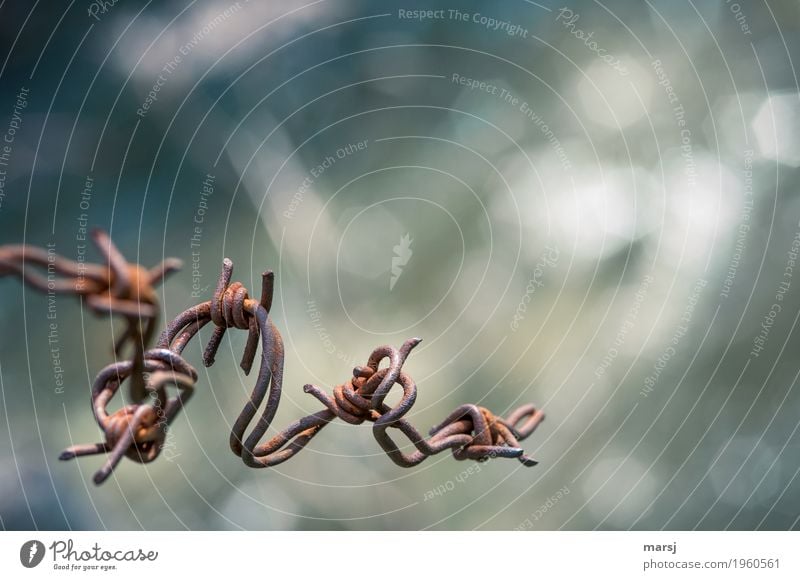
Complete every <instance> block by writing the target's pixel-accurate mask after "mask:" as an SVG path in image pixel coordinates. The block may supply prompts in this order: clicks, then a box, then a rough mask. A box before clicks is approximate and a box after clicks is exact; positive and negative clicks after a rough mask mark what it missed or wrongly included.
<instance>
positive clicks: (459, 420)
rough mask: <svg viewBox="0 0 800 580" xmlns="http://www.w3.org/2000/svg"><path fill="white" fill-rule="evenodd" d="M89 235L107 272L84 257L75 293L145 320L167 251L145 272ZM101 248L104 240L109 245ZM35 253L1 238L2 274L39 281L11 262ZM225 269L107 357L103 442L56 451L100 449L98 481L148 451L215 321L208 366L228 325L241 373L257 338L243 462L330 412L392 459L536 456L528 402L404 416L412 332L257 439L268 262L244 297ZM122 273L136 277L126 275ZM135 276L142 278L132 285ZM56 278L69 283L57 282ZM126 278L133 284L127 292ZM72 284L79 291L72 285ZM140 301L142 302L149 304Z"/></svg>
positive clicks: (241, 436) (278, 362) (266, 394)
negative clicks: (136, 392) (81, 284)
mask: <svg viewBox="0 0 800 580" xmlns="http://www.w3.org/2000/svg"><path fill="white" fill-rule="evenodd" d="M98 240H99V241H98ZM95 241H96V243H97V244H98V246H101V245H104V244H105V243H106V242H107V245H106V246H105V247H106V251H105V252H104V255H106V256H107V258H108V261H109V265H110V267H111V268H110V269H111V270H112V272H111V274H108V275H105V276H104V275H103V273H102V272H100V270H98V269H97V268H102V267H94V269H93V277H92V278H91V280H93V283H94V286H93V287H92V289H91V290H89V291H86V292H84V294H85V295H87V296H89V297H93V296H101V297H102V298H104V299H105V300H104V302H103V304H105V305H106V306H107V311H110V312H112V313H119V314H122V315H123V316H126V318H127V317H129V316H131V312H133V311H134V310H133V309H131V308H130V307H131V305H130V304H125V305H124V306H120V302H124V301H129V302H133V303H136V302H137V301H139V300H141V299H145V302H144V306H149V307H151V310H148V312H151V313H152V317H151V318H150V320H154V319H155V317H156V316H157V308H158V307H157V304H158V303H157V301H156V300H155V293H152V294H150V293H148V292H147V290H148V289H150V290H151V289H152V284H153V283H155V282H157V281H159V280H161V279H162V278H163V277H164V275H166V273H168V272H169V271H171V270H172V269H173V267H174V265H175V262H170V261H165V262H164V263H162V265H161V266H159V267H157V268H156V269H155V270H153V271H151V272H147V271H145V270H143V269H141V267H139V266H137V265H128V264H127V263H125V262H124V260H123V259H122V257H121V254H119V253H118V252H116V248H114V247H113V245H112V244H111V241H110V239H108V238H107V236H104V235H103V234H98V235H97V238H96V240H95ZM109 248H113V252H114V253H112V250H111V249H109ZM40 252H42V250H38V249H35V248H33V249H32V248H29V247H27V246H7V247H1V248H0V275H2V274H4V273H9V272H13V273H17V274H19V275H20V276H21V277H22V278H23V280H24V281H25V282H27V283H29V284H31V285H33V286H34V287H37V288H39V289H42V285H41V283H42V281H43V280H42V279H40V278H35V277H32V275H31V274H30V273H29V272H27V271H26V270H24V266H23V267H22V268H20V267H19V261H18V260H17V258H19V257H22V258H23V260H24V259H27V260H28V261H32V262H34V263H36V264H39V265H43V264H44V262H42V261H41V258H43V257H44V256H43V255H42V254H41V253H40ZM48 263H50V262H48ZM112 264H116V266H112ZM74 265H75V263H74V262H70V261H68V260H64V259H63V258H62V259H61V260H60V262H59V269H58V271H59V272H60V273H63V274H66V275H68V276H69V275H74V269H73V266H74ZM123 265H124V268H139V270H137V273H136V275H135V276H131V275H129V277H128V278H122V277H121V276H119V275H118V274H117V272H118V271H119V270H120V268H121V267H123ZM126 271H129V270H126ZM145 272H146V274H144V275H143V273H145ZM107 273H108V271H106V274H107ZM159 273H160V275H158V274H159ZM232 276H233V263H232V262H231V261H230V260H229V259H227V258H226V259H225V260H223V263H222V270H221V272H220V276H219V279H218V281H217V286H216V289H215V290H214V295H213V297H212V299H211V300H209V301H206V302H202V303H200V304H197V305H195V306H192V307H190V308H188V309H187V310H185V311H184V312H182V313H181V314H179V315H178V316H176V317H175V318H174V319H173V320H172V321H170V322H169V323H168V324H167V325H166V328H165V329H164V331H163V332H162V333H161V335H160V337H159V339H158V341H157V343H156V347H155V348H153V349H151V350H147V351H144V352H143V353H142V357H141V361H140V363H139V365H140V366H139V367H137V361H136V359H135V358H134V359H133V360H130V361H121V362H117V363H115V364H111V365H109V366H107V367H105V368H104V369H103V370H101V371H100V373H99V374H98V375H97V378H96V380H95V382H94V385H93V386H92V409H93V412H94V417H95V420H96V421H97V424H98V425H99V427H100V429H101V430H102V431H103V433H104V435H105V441H104V442H103V443H96V444H89V445H75V446H73V447H70V448H68V449H66V450H65V451H64V452H62V454H61V456H60V459H64V460H68V459H73V458H76V457H82V456H87V455H96V454H103V453H108V454H109V456H108V458H107V459H106V462H105V464H104V465H103V467H102V468H101V469H100V470H98V471H97V472H96V473H95V475H94V481H95V483H96V484H100V483H102V482H103V481H105V480H106V479H107V478H108V477H109V476H110V475H111V473H112V472H113V470H114V468H115V467H116V465H117V464H118V463H119V461H120V460H121V459H122V457H128V458H130V459H132V460H134V461H137V462H140V463H148V462H150V461H153V460H154V459H155V458H156V457H158V455H159V454H160V452H161V449H162V448H163V445H164V440H165V438H166V435H167V429H168V427H169V425H170V424H171V423H172V421H173V420H174V419H175V417H176V416H177V414H178V413H179V411H180V410H181V409H182V408H183V406H184V405H185V404H186V402H187V401H188V400H189V398H190V397H191V395H192V393H193V392H194V387H195V384H196V382H197V371H196V370H195V369H194V368H193V367H192V366H191V365H190V364H189V363H188V362H187V361H186V360H185V359H184V358H183V350H184V349H185V347H186V346H187V344H188V343H189V342H190V341H191V340H192V339H193V338H194V337H195V336H197V334H198V333H199V332H200V330H201V329H202V328H203V327H205V326H206V325H207V324H209V323H213V325H214V330H213V332H212V334H211V337H210V338H209V341H208V343H207V345H206V348H205V350H204V352H203V357H202V359H203V364H204V365H205V366H207V367H208V366H211V365H213V364H214V362H215V357H216V353H217V350H218V349H219V346H220V344H221V341H222V338H223V336H224V335H225V332H226V331H227V330H228V329H229V328H235V329H240V330H247V331H248V338H247V342H246V345H245V349H244V353H243V355H242V359H241V363H240V366H241V368H242V370H244V372H245V374H249V373H250V371H251V369H252V366H253V363H254V361H255V357H256V354H257V352H258V347H259V340H260V342H261V359H260V365H259V370H258V376H257V378H256V383H255V386H254V387H253V390H252V392H251V394H250V398H249V400H248V401H247V402H246V403H245V405H244V407H243V409H242V411H241V412H240V413H239V415H238V417H237V418H236V421H235V422H234V423H233V427H232V429H231V433H230V438H229V445H230V448H231V450H232V451H233V452H234V453H235V454H236V455H237V456H239V457H241V459H242V461H243V462H244V463H245V465H247V466H249V467H259V468H263V467H271V466H275V465H278V464H280V463H283V462H284V461H287V460H289V459H291V458H292V457H294V456H295V455H296V454H297V453H299V452H300V451H302V449H303V448H305V446H306V445H308V443H309V442H310V441H311V440H312V439H313V438H314V437H315V436H316V435H317V434H318V433H319V432H320V431H321V430H322V429H323V428H324V427H325V426H326V425H328V424H329V423H330V422H332V421H333V420H334V419H336V418H339V419H341V420H342V421H345V422H347V423H351V424H354V425H358V424H361V423H364V422H365V421H366V422H371V423H372V424H373V426H372V433H373V436H374V437H375V440H376V441H377V442H378V444H379V445H380V447H381V449H383V451H384V452H385V453H386V455H387V456H388V457H389V458H390V459H391V460H392V461H393V462H394V463H395V464H397V465H399V466H401V467H413V466H415V465H418V464H419V463H421V462H422V461H424V460H425V459H427V458H428V457H430V456H432V455H436V454H438V453H441V452H442V451H445V450H448V449H449V450H450V451H451V453H452V454H453V457H455V459H457V460H466V459H472V460H477V461H486V460H488V459H491V458H496V457H502V458H516V459H518V460H519V461H520V462H521V463H522V464H523V465H525V466H533V465H536V463H537V462H536V461H535V460H534V459H532V458H531V457H529V456H527V455H525V453H524V451H523V449H522V448H521V447H520V441H522V440H524V439H525V438H527V437H528V436H530V435H531V434H532V433H533V432H534V431H535V430H536V428H537V427H538V426H539V424H540V423H541V422H542V421H543V420H544V413H543V412H542V411H541V410H540V409H537V408H536V407H535V406H534V405H530V404H529V405H522V406H520V407H518V408H517V409H516V410H514V411H512V412H511V413H510V414H509V415H508V416H507V417H505V418H504V417H498V416H496V415H494V414H493V413H492V412H491V411H489V410H488V409H486V408H484V407H480V406H478V405H472V404H465V405H461V406H459V407H457V408H456V409H455V410H454V411H453V412H452V413H450V414H449V415H448V416H447V417H446V418H445V419H444V420H443V421H442V422H441V423H439V424H438V425H436V426H434V427H433V428H432V429H431V430H430V431H429V437H427V438H426V437H425V436H423V435H422V434H421V433H420V432H419V431H417V429H416V428H415V427H414V426H413V425H411V423H409V422H408V420H407V419H405V415H406V414H407V413H408V412H409V411H410V410H411V408H412V407H413V405H414V403H415V401H416V398H417V386H416V383H415V382H414V380H413V379H412V378H411V377H410V376H409V375H408V374H407V373H405V372H404V371H403V365H404V363H405V362H406V359H407V358H408V356H409V354H410V353H411V351H412V350H413V349H414V348H415V347H416V346H417V345H418V344H419V343H420V342H421V339H419V338H411V339H409V340H407V341H405V342H404V343H403V345H402V346H401V347H400V348H399V349H397V348H394V347H392V346H379V347H378V348H376V349H375V350H373V351H372V353H371V354H370V356H369V358H368V359H367V363H366V365H365V366H358V367H356V368H355V369H353V376H352V377H351V378H350V379H348V380H347V381H346V382H345V383H343V384H340V385H337V386H335V387H334V388H333V394H332V396H331V395H329V394H328V393H326V392H325V391H324V390H323V389H321V388H320V387H317V386H315V385H311V384H307V385H305V386H304V387H303V390H304V392H305V393H308V394H310V395H312V396H313V397H315V398H316V399H317V400H318V401H320V403H322V405H323V406H324V409H322V410H320V411H318V412H316V413H313V414H311V415H307V416H305V417H302V418H300V419H298V420H296V421H294V422H293V423H291V424H290V425H288V426H287V427H286V428H284V429H283V430H282V431H278V433H277V434H276V435H274V436H273V437H271V438H270V439H269V440H267V441H265V442H262V439H263V438H264V437H265V435H266V434H267V431H268V430H269V429H270V427H271V425H272V421H273V419H274V418H275V414H276V412H277V410H278V406H279V404H280V399H281V391H282V388H283V364H284V348H283V339H282V337H281V334H280V332H279V330H278V328H277V327H276V326H275V324H274V322H273V321H272V318H271V317H270V315H269V312H270V308H271V305H272V295H273V289H274V275H273V273H272V272H270V271H268V272H264V274H262V283H261V296H260V299H259V300H256V299H254V298H251V297H250V295H249V293H248V291H247V289H246V288H245V287H244V286H243V285H242V283H241V282H233V283H231V278H232ZM120 279H123V280H124V282H125V283H123V288H122V290H120V288H119V280H120ZM132 280H133V281H135V282H134V283H131V281H132ZM139 280H145V281H146V282H147V283H146V284H144V285H142V286H139V285H138V284H139V282H138V281H139ZM126 284H127V285H126ZM45 287H46V286H45ZM64 288H65V289H64V291H67V290H66V288H67V287H66V286H65V287H64ZM134 288H135V289H137V290H136V291H134V292H131V289H134ZM72 291H73V293H80V292H76V291H74V289H73V290H72ZM106 295H108V296H106ZM132 297H135V298H132ZM148 299H152V301H149V302H148V301H147V300H148ZM95 300H96V299H95ZM112 306H113V308H112ZM129 322H130V320H129ZM129 328H130V327H129ZM137 337H139V338H141V339H142V340H141V341H139V342H140V343H141V344H147V342H146V340H145V339H146V338H148V337H149V334H148V333H147V332H144V333H142V334H141V335H140V336H139V335H137ZM137 352H138V351H137ZM384 360H386V361H388V365H387V366H385V367H383V368H381V366H380V365H381V363H383V361H384ZM139 369H141V372H140V371H139ZM137 374H138V375H139V376H141V377H142V385H141V388H142V393H143V396H142V397H141V398H140V399H136V400H134V402H133V403H131V404H128V405H125V406H123V407H122V408H120V409H119V410H117V411H115V412H113V413H109V412H108V404H109V402H110V401H111V399H112V398H113V397H114V396H115V395H116V393H117V392H118V390H119V388H120V386H121V384H122V383H123V382H124V381H125V380H127V379H129V378H130V379H131V380H134V379H135V377H136V376H137ZM395 385H399V386H400V387H401V389H402V391H403V395H402V398H401V400H400V402H399V403H397V405H395V406H394V407H391V406H389V405H387V404H386V402H385V400H386V397H387V396H388V394H389V393H390V391H391V390H392V388H393V387H394V386H395ZM170 386H172V387H175V388H176V389H177V393H176V394H174V395H168V394H167V388H168V387H170ZM265 399H266V403H265ZM262 405H263V407H264V408H263V410H262V411H261V414H260V416H259V417H258V419H257V420H256V421H255V424H254V425H253V427H252V429H251V430H250V432H249V434H247V430H248V428H250V426H251V423H253V420H254V419H255V418H256V415H257V414H258V412H259V409H261V407H262ZM390 429H396V430H397V431H399V432H400V433H402V434H403V435H404V436H405V437H406V438H407V439H408V440H409V442H410V444H411V445H412V446H413V448H414V450H413V451H411V452H404V451H403V450H402V449H401V447H400V446H398V445H397V443H396V442H395V440H394V439H393V438H392V436H391V435H390Z"/></svg>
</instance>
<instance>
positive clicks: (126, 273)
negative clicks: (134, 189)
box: [0, 229, 182, 402]
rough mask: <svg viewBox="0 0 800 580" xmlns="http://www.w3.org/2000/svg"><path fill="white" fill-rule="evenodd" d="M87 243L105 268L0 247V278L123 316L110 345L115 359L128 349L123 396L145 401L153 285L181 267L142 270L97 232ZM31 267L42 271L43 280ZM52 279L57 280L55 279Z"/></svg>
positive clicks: (154, 316) (46, 252)
mask: <svg viewBox="0 0 800 580" xmlns="http://www.w3.org/2000/svg"><path fill="white" fill-rule="evenodd" d="M91 238H92V241H93V242H94V244H95V246H97V249H98V250H99V251H100V253H101V254H102V256H103V257H104V258H105V259H106V265H100V264H90V263H86V262H75V261H73V260H70V259H68V258H65V257H63V256H60V255H58V254H56V253H55V251H53V250H52V249H44V248H37V247H34V246H30V245H7V246H0V277H2V276H8V275H17V276H19V277H20V278H21V279H22V281H23V282H25V283H26V284H27V285H29V286H31V287H33V288H35V289H37V290H39V291H41V292H45V293H51V292H52V293H55V294H73V295H76V296H82V297H84V298H86V303H87V304H88V305H89V308H91V309H92V310H93V311H94V312H95V313H97V314H109V315H111V314H119V315H121V316H123V317H124V318H125V321H126V322H127V326H126V328H125V331H124V332H123V333H122V335H121V336H120V337H119V339H117V341H116V344H115V345H114V353H115V354H116V355H121V354H122V352H123V350H124V349H125V346H126V344H130V345H131V346H132V347H133V351H134V352H133V357H132V359H131V360H132V362H133V365H132V368H131V376H132V379H131V389H130V394H129V396H130V399H131V401H133V402H138V401H141V400H142V399H144V398H145V396H146V387H145V381H144V377H143V370H144V349H145V345H147V344H149V343H150V342H151V340H152V337H153V334H154V332H155V329H156V325H157V323H158V312H159V306H158V295H157V294H156V291H155V289H154V286H155V285H156V284H158V283H159V282H161V281H162V280H164V278H166V276H167V275H169V274H170V273H172V272H176V271H177V270H179V269H180V267H181V265H182V263H181V261H180V260H178V259H175V258H168V259H166V260H164V261H163V262H161V263H160V264H159V265H157V266H156V267H155V268H152V269H150V270H148V269H146V268H144V267H143V266H140V265H139V264H131V263H129V262H128V261H127V260H125V257H124V256H123V255H122V253H121V252H120V251H119V250H118V249H117V247H116V246H115V245H114V243H113V242H112V241H111V238H110V237H109V236H108V234H107V233H106V232H104V231H103V230H100V229H94V230H92V232H91ZM31 266H33V267H36V266H38V267H41V268H43V269H44V270H45V272H46V276H42V275H41V274H39V273H37V271H36V270H35V269H34V268H31ZM56 274H60V275H62V276H63V277H62V278H57V277H56Z"/></svg>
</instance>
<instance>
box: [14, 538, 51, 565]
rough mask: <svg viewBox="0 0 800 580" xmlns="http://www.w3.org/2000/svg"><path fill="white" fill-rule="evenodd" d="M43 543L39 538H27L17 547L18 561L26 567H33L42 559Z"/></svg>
mask: <svg viewBox="0 0 800 580" xmlns="http://www.w3.org/2000/svg"><path fill="white" fill-rule="evenodd" d="M44 552H45V549H44V544H43V543H41V542H40V541H39V540H28V541H27V542H25V543H24V544H22V547H21V548H20V549H19V561H20V562H21V563H22V565H23V566H25V567H26V568H35V567H36V566H38V565H39V564H41V563H42V560H43V559H44Z"/></svg>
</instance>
